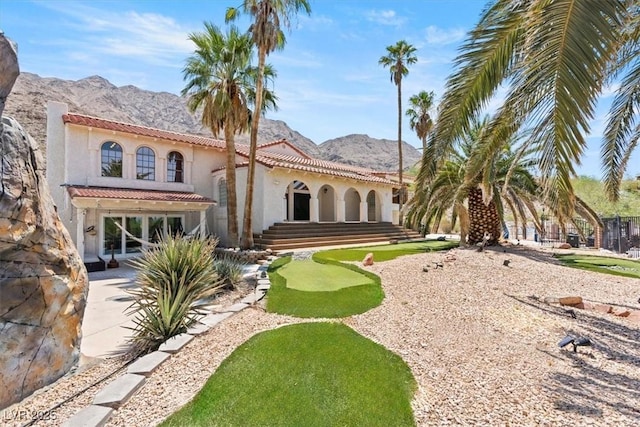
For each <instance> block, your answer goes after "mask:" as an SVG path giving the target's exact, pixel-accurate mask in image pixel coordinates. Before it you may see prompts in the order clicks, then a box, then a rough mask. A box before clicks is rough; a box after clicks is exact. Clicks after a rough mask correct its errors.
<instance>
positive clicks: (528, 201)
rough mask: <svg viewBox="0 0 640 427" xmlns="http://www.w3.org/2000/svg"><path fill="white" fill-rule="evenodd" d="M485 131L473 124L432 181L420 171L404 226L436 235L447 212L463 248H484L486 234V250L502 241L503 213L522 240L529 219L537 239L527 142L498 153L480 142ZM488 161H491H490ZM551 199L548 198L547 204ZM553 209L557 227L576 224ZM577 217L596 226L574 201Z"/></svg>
mask: <svg viewBox="0 0 640 427" xmlns="http://www.w3.org/2000/svg"><path fill="white" fill-rule="evenodd" d="M488 131H490V120H489V119H488V118H485V119H484V120H482V121H478V120H474V121H473V122H472V123H471V127H470V129H469V131H467V132H466V133H465V134H464V135H462V136H461V137H460V138H459V139H458V140H457V141H456V143H455V144H454V146H453V147H452V148H451V151H450V152H449V153H448V154H447V155H446V158H445V160H444V161H442V162H441V163H440V164H439V165H438V166H437V173H436V174H435V175H434V176H431V175H430V174H429V173H428V169H427V168H423V169H421V170H420V172H419V174H418V177H417V180H416V189H415V195H414V197H413V199H412V200H410V201H409V210H408V214H407V221H408V222H409V223H410V224H412V225H414V226H415V225H416V224H419V223H420V222H422V223H423V225H424V227H425V229H431V230H432V231H434V232H435V231H437V229H438V226H439V224H440V221H441V220H442V218H443V216H444V215H445V214H446V213H447V212H449V211H450V212H451V213H452V218H451V222H452V225H455V223H456V221H458V220H459V221H460V229H461V231H460V244H461V245H463V244H465V242H468V243H469V244H476V243H479V242H482V241H483V240H484V238H485V234H487V235H489V236H490V237H489V239H488V241H487V244H489V245H491V244H496V243H497V242H498V240H499V239H500V237H501V236H502V230H503V224H504V217H505V207H506V208H507V209H508V210H509V212H510V213H511V216H512V217H513V218H514V222H515V226H516V229H518V227H519V226H521V227H522V233H523V236H524V237H525V238H526V224H527V219H528V218H531V220H532V222H533V224H534V226H535V228H536V229H537V230H538V233H541V229H542V224H541V221H540V218H539V217H538V214H537V209H536V207H537V205H539V204H540V203H541V202H542V201H543V200H542V196H543V192H542V191H541V190H542V188H541V186H540V185H539V182H538V180H537V179H536V178H535V177H534V175H533V171H534V170H535V168H536V160H535V159H534V158H533V157H531V150H529V149H527V148H526V147H527V144H526V139H524V138H520V139H518V140H515V139H513V140H509V141H507V142H505V143H503V144H502V145H501V146H500V149H499V150H494V149H493V148H492V147H493V145H495V144H490V143H487V142H486V139H485V136H484V133H485V132H488ZM483 141H485V142H483ZM488 148H489V150H487V149H488ZM487 155H490V156H491V158H490V159H488V160H486V156H487ZM423 160H425V158H424V157H423ZM425 163H426V161H425ZM553 199H554V194H553V193H552V194H551V196H550V198H549V199H548V200H551V201H553ZM556 205H557V204H556V203H549V207H550V208H551V212H552V214H553V215H554V216H555V217H556V218H558V219H560V220H561V222H560V223H561V224H564V223H565V222H567V223H574V218H573V217H567V216H563V215H565V214H564V211H562V210H557V209H554V208H553V206H556ZM576 211H577V212H578V214H579V215H581V216H582V217H583V218H585V219H586V220H587V221H589V222H590V223H591V224H596V223H599V219H598V216H597V214H596V213H595V212H594V211H593V210H592V209H590V208H589V206H588V205H587V204H586V203H584V202H583V201H582V200H581V199H579V198H577V199H576ZM574 225H575V223H574ZM576 228H577V227H576Z"/></svg>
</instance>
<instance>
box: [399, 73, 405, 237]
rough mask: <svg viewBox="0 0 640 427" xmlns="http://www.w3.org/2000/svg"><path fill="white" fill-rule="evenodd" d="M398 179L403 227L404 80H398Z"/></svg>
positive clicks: (400, 218) (400, 220) (400, 219)
mask: <svg viewBox="0 0 640 427" xmlns="http://www.w3.org/2000/svg"><path fill="white" fill-rule="evenodd" d="M398 179H399V181H400V196H399V197H398V221H399V222H400V225H403V223H404V221H403V218H402V198H403V197H404V186H403V185H402V79H399V80H398Z"/></svg>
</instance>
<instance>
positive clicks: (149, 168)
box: [136, 147, 156, 181]
mask: <svg viewBox="0 0 640 427" xmlns="http://www.w3.org/2000/svg"><path fill="white" fill-rule="evenodd" d="M136 179H144V180H147V181H155V180H156V155H155V153H154V152H153V150H152V149H151V148H149V147H140V148H138V151H136Z"/></svg>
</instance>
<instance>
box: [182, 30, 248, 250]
mask: <svg viewBox="0 0 640 427" xmlns="http://www.w3.org/2000/svg"><path fill="white" fill-rule="evenodd" d="M204 26H205V31H204V32H202V33H192V34H190V35H189V40H191V41H192V42H193V43H194V44H195V45H196V50H195V51H194V53H193V55H192V56H190V57H189V58H188V59H187V63H186V66H185V67H184V70H183V73H184V78H185V80H187V84H186V86H185V88H184V89H183V90H182V95H183V96H188V101H187V107H188V108H189V110H190V111H191V112H192V113H193V112H195V111H197V110H199V109H200V108H202V124H203V125H204V126H206V127H208V128H209V129H211V133H212V134H213V135H214V136H216V137H217V136H218V134H219V133H220V132H221V131H223V132H224V138H225V142H226V152H227V159H226V160H227V162H226V163H227V167H226V184H227V235H228V239H229V245H230V246H236V245H237V244H238V203H237V196H236V149H235V139H234V134H235V133H241V132H243V131H246V130H247V128H248V126H249V121H250V117H251V114H250V110H249V104H250V100H249V99H248V91H249V90H250V88H251V87H252V85H253V81H252V79H251V55H252V52H253V41H252V40H251V37H249V35H246V34H241V33H240V32H239V31H238V29H237V28H236V27H233V26H232V27H230V28H229V30H228V32H227V33H226V34H224V33H222V32H221V31H220V29H218V27H216V26H215V25H213V24H211V23H208V22H205V24H204Z"/></svg>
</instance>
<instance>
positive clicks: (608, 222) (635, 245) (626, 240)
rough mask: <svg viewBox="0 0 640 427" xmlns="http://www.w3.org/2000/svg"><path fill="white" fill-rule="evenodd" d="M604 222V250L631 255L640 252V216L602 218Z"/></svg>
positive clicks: (602, 245)
mask: <svg viewBox="0 0 640 427" xmlns="http://www.w3.org/2000/svg"><path fill="white" fill-rule="evenodd" d="M602 222H603V224H604V227H603V228H602V244H601V247H602V248H603V249H608V250H610V251H613V252H618V253H621V254H623V253H628V254H630V255H635V252H640V216H627V217H620V216H616V217H613V218H602ZM638 256H639V257H640V255H638ZM634 258H635V257H634Z"/></svg>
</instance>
